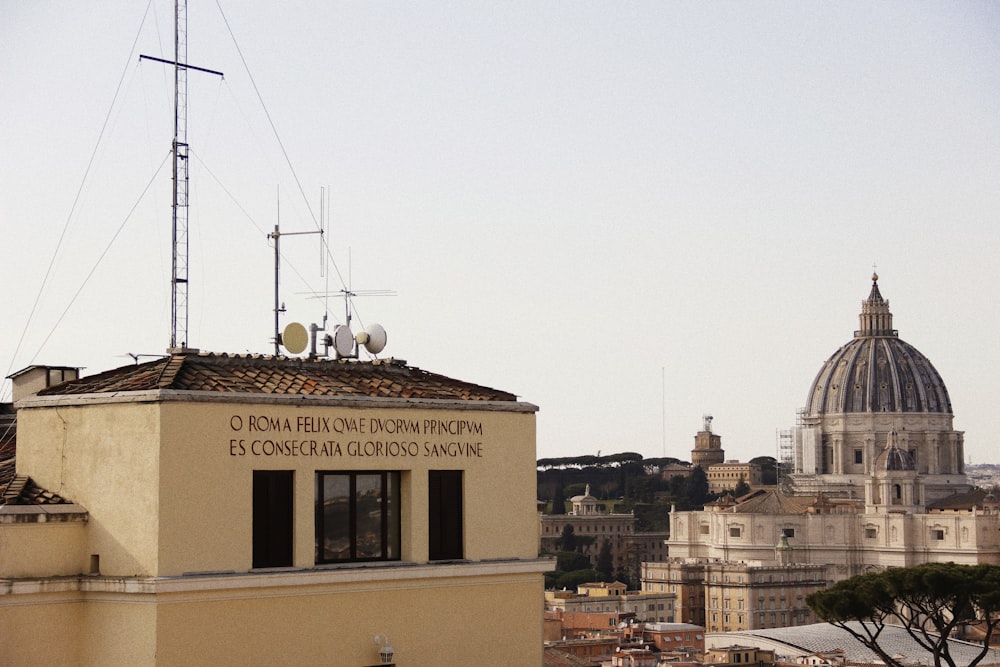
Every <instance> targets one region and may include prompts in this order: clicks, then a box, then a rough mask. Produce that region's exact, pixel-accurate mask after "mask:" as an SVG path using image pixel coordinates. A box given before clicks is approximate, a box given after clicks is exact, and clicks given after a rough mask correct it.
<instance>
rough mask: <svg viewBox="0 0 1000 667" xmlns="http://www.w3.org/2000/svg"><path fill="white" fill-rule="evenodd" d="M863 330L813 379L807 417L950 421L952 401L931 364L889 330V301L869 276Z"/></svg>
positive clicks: (876, 279) (890, 314) (892, 330)
mask: <svg viewBox="0 0 1000 667" xmlns="http://www.w3.org/2000/svg"><path fill="white" fill-rule="evenodd" d="M860 320H861V328H860V329H859V330H858V331H855V332H854V338H853V340H851V341H849V342H848V343H846V344H845V345H843V346H842V347H841V348H840V349H839V350H837V351H836V352H834V353H833V356H831V357H830V358H829V359H827V361H826V363H825V364H823V368H821V369H820V371H819V373H818V374H817V375H816V379H815V380H814V381H813V383H812V387H811V388H810V390H809V396H808V398H807V401H806V406H807V407H806V413H807V414H808V415H813V416H820V415H825V414H838V413H876V412H910V413H943V414H948V415H951V414H952V411H951V399H950V398H949V397H948V389H947V388H946V387H945V386H944V381H943V380H942V379H941V375H940V374H939V373H938V372H937V370H936V369H935V368H934V366H933V365H932V364H931V362H930V360H928V359H927V357H925V356H924V355H922V354H921V353H920V352H919V351H918V350H917V349H916V348H915V347H913V346H912V345H910V344H909V343H906V342H904V341H903V340H901V339H900V338H899V335H898V332H897V331H896V330H895V329H893V328H892V313H891V312H889V301H888V300H887V299H883V298H882V295H881V293H879V289H878V275H873V276H872V290H871V294H869V295H868V299H866V300H865V301H863V302H862V305H861V315H860Z"/></svg>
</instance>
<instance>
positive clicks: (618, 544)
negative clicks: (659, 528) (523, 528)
mask: <svg viewBox="0 0 1000 667" xmlns="http://www.w3.org/2000/svg"><path fill="white" fill-rule="evenodd" d="M570 503H571V504H572V508H573V509H572V510H571V511H570V513H569V514H539V515H538V536H539V547H540V550H541V551H542V553H555V552H556V551H559V542H560V540H561V539H562V534H563V531H564V530H565V529H566V526H570V527H571V528H572V529H573V534H574V535H575V536H576V537H577V538H583V539H582V540H580V546H579V548H578V551H580V552H581V553H583V554H584V555H586V556H588V557H589V558H590V562H591V563H596V562H597V556H598V554H599V553H600V551H601V546H602V545H603V544H604V541H605V540H607V541H608V544H609V545H610V547H611V560H612V563H613V565H614V569H615V572H618V571H619V570H620V569H621V568H622V567H627V566H628V565H629V563H630V562H631V560H630V559H629V555H630V554H634V553H635V546H634V544H633V543H632V542H631V541H630V540H631V538H632V537H633V536H634V535H635V515H634V514H632V513H631V512H628V513H614V512H605V511H604V509H603V507H602V506H601V504H600V502H599V501H598V499H597V498H596V497H594V496H592V495H590V485H589V484H588V485H587V488H586V491H585V492H584V493H583V494H582V495H579V496H573V497H572V498H570Z"/></svg>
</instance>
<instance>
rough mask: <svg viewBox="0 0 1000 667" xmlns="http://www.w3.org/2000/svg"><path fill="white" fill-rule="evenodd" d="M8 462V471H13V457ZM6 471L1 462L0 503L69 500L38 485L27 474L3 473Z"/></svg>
mask: <svg viewBox="0 0 1000 667" xmlns="http://www.w3.org/2000/svg"><path fill="white" fill-rule="evenodd" d="M10 464H11V465H10V468H11V470H10V471H9V472H13V468H14V465H13V464H14V459H13V458H11V459H10ZM6 472H8V471H5V470H3V463H0V505H63V504H65V503H68V502H69V501H68V500H66V499H65V498H63V497H62V496H60V495H59V494H57V493H52V492H51V491H46V490H45V489H43V488H42V487H40V486H38V485H37V484H35V482H34V480H32V479H31V478H30V477H28V476H27V475H5V474H4V473H6ZM4 477H7V479H6V480H5V479H4Z"/></svg>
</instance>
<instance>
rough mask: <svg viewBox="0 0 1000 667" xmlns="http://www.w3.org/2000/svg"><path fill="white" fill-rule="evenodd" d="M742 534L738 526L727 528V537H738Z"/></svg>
mask: <svg viewBox="0 0 1000 667" xmlns="http://www.w3.org/2000/svg"><path fill="white" fill-rule="evenodd" d="M742 534H743V529H742V528H740V527H739V526H730V527H729V537H739V536H740V535H742Z"/></svg>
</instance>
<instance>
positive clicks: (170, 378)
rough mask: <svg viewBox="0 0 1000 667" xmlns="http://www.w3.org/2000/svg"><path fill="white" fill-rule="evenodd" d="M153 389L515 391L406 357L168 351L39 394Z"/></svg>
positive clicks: (485, 395) (454, 396)
mask: <svg viewBox="0 0 1000 667" xmlns="http://www.w3.org/2000/svg"><path fill="white" fill-rule="evenodd" d="M153 389H177V390H190V391H214V392H235V393H246V394H260V393H266V394H292V395H306V396H378V397H386V398H418V399H449V400H463V401H516V400H517V397H516V396H515V395H514V394H511V393H508V392H505V391H500V390H497V389H491V388H489V387H484V386H481V385H476V384H472V383H469V382H462V381H460V380H455V379H452V378H449V377H445V376H443V375H437V374H435V373H428V372H427V371H423V370H420V369H419V368H415V367H412V366H407V365H406V364H405V362H401V361H396V360H391V359H389V360H376V361H371V362H362V361H351V360H330V359H296V358H286V357H270V356H260V355H225V354H212V353H184V354H173V355H171V356H168V357H163V358H161V359H157V360H155V361H150V362H146V363H143V364H138V365H133V366H122V367H121V368H116V369H113V370H110V371H106V372H104V373H98V374H97V375H91V376H88V377H84V378H80V379H79V380H73V381H71V382H66V383H63V384H60V385H58V386H55V387H50V388H49V389H45V390H42V391H40V392H39V395H41V396H60V395H67V394H90V393H114V392H123V391H142V390H153Z"/></svg>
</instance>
